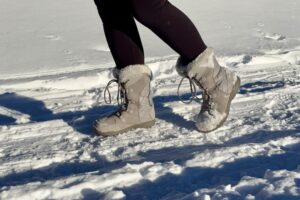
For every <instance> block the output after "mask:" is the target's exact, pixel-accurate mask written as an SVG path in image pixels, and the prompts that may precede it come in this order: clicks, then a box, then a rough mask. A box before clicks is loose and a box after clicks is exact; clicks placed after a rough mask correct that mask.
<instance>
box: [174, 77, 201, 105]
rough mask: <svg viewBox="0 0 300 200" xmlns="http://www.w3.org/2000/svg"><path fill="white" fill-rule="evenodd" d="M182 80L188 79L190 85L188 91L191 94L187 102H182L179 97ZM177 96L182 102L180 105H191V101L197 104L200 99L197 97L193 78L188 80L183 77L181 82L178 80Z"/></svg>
mask: <svg viewBox="0 0 300 200" xmlns="http://www.w3.org/2000/svg"><path fill="white" fill-rule="evenodd" d="M184 79H188V80H189V85H190V90H191V94H192V97H191V98H190V99H189V100H187V101H184V100H183V99H182V98H181V95H180V87H181V85H182V82H183V81H184ZM177 96H178V98H179V100H180V101H181V102H182V103H185V104H189V103H191V102H192V101H193V100H195V101H197V102H199V101H200V100H201V99H200V98H199V97H197V87H196V85H195V82H194V80H193V78H190V77H188V76H186V77H183V78H182V79H181V80H180V83H179V85H178V88H177Z"/></svg>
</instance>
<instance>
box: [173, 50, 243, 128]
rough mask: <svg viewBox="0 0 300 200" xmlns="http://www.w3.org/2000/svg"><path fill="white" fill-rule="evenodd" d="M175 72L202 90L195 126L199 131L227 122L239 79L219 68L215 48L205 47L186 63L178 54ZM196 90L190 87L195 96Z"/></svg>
mask: <svg viewBox="0 0 300 200" xmlns="http://www.w3.org/2000/svg"><path fill="white" fill-rule="evenodd" d="M176 70H177V72H178V73H179V74H180V75H181V76H183V77H184V78H188V79H189V80H190V84H191V89H192V88H193V87H192V86H194V84H196V85H198V86H199V87H200V88H201V89H202V90H203V95H202V99H203V102H202V106H201V110H200V113H199V114H198V116H197V118H196V127H197V128H198V130H199V131H200V132H204V133H206V132H210V131H213V130H216V129H217V128H219V127H220V126H222V124H223V123H224V122H225V121H226V119H227V117H228V114H229V110H230V104H231V101H232V99H233V98H234V97H235V95H236V93H237V92H238V91H239V88H240V78H239V77H238V76H237V75H235V74H234V73H233V72H231V71H229V70H228V69H225V68H224V67H221V66H220V65H219V63H218V62H217V60H216V57H215V54H214V50H213V49H212V48H210V47H209V48H207V49H206V50H205V51H204V52H202V53H201V54H200V55H199V56H198V57H197V58H195V59H194V60H193V61H192V62H190V63H189V64H187V65H183V64H182V60H181V57H179V58H178V60H177V63H176ZM195 92H196V91H195V89H194V90H193V89H192V93H193V97H195Z"/></svg>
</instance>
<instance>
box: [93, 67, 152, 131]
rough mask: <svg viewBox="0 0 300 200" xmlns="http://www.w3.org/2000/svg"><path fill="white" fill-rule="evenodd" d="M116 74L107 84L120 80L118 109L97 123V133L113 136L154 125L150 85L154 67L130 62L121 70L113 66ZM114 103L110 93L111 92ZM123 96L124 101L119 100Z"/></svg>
mask: <svg viewBox="0 0 300 200" xmlns="http://www.w3.org/2000/svg"><path fill="white" fill-rule="evenodd" d="M113 74H114V77H115V78H116V79H114V80H111V81H110V82H109V83H108V85H107V86H106V89H105V92H109V91H108V87H109V85H110V84H111V83H113V82H117V83H118V85H119V88H118V90H119V91H118V103H119V104H120V108H119V110H118V111H116V112H114V113H112V114H110V115H109V116H107V117H105V118H102V119H99V120H97V121H96V122H95V124H94V127H95V129H96V132H97V133H98V134H99V135H102V136H112V135H116V134H120V133H123V132H126V131H128V130H131V129H135V128H148V127H151V126H153V125H154V124H155V110H154V104H153V99H152V93H151V88H150V81H151V78H152V73H151V70H150V68H149V67H148V66H146V65H129V66H127V67H125V68H123V69H121V70H118V69H116V68H114V71H113ZM109 99H110V103H111V96H110V93H109ZM120 99H121V103H120V102H119V100H120Z"/></svg>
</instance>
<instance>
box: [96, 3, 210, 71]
mask: <svg viewBox="0 0 300 200" xmlns="http://www.w3.org/2000/svg"><path fill="white" fill-rule="evenodd" d="M95 3H96V5H97V8H98V12H99V15H100V17H101V19H102V22H103V27H104V32H105V36H106V40H107V42H108V45H109V48H110V50H111V53H112V56H113V58H114V61H115V63H116V66H117V68H124V67H126V66H128V65H133V64H144V63H145V60H144V49H143V45H142V42H141V39H140V36H139V33H138V29H137V26H136V23H135V21H134V18H135V19H136V20H138V21H139V22H140V23H141V24H143V25H144V26H146V27H148V28H149V29H150V30H152V31H153V32H154V33H155V34H156V35H157V36H158V37H160V38H161V39H162V40H163V41H164V42H166V43H167V44H168V45H169V46H170V47H171V48H172V49H173V50H174V51H176V52H177V53H178V54H179V55H180V56H182V59H183V61H184V62H185V63H188V62H190V61H192V60H193V59H194V58H196V57H197V56H198V55H199V54H200V53H201V52H203V51H204V50H205V49H206V45H205V43H204V42H203V40H202V38H201V36H200V34H199V32H198V31H197V29H196V27H195V25H194V24H193V23H192V22H191V20H190V19H189V18H188V17H187V16H186V15H185V14H184V13H183V12H181V11H180V10H179V9H177V8H176V7H175V6H173V5H172V4H171V3H170V2H169V1H167V0H95Z"/></svg>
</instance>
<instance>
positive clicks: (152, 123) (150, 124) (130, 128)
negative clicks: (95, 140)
mask: <svg viewBox="0 0 300 200" xmlns="http://www.w3.org/2000/svg"><path fill="white" fill-rule="evenodd" d="M154 124H155V120H153V121H149V122H144V123H141V124H137V125H133V126H130V127H128V128H125V129H122V130H120V131H110V132H101V131H99V130H97V128H96V127H94V129H95V130H96V133H97V134H98V135H101V136H105V137H108V136H114V135H119V134H121V133H125V132H127V131H130V130H134V129H137V128H150V127H152V126H153V125H154Z"/></svg>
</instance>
